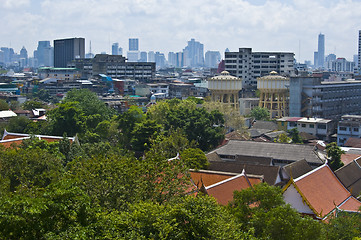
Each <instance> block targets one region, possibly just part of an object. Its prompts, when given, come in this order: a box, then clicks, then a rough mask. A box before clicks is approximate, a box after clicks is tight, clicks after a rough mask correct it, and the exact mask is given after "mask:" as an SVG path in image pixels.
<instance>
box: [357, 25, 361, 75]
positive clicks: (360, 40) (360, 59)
mask: <svg viewBox="0 0 361 240" xmlns="http://www.w3.org/2000/svg"><path fill="white" fill-rule="evenodd" d="M357 63H358V64H357V68H358V69H357V70H358V72H359V74H360V73H361V30H359V31H358V61H357Z"/></svg>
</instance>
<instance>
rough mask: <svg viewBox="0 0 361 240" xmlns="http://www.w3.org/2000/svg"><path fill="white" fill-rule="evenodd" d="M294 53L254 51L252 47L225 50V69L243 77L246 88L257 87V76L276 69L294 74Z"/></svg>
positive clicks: (282, 72) (286, 73) (287, 73)
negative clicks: (231, 50)
mask: <svg viewBox="0 0 361 240" xmlns="http://www.w3.org/2000/svg"><path fill="white" fill-rule="evenodd" d="M294 55H295V54H294V53H291V52H252V48H239V51H238V52H225V70H226V71H228V72H229V73H230V74H231V75H233V76H236V77H239V78H242V86H243V88H245V89H256V87H257V78H258V77H262V76H265V75H268V74H269V73H270V72H271V71H276V72H278V73H279V74H280V75H282V76H290V75H292V74H294V72H295V71H294V60H295V59H294Z"/></svg>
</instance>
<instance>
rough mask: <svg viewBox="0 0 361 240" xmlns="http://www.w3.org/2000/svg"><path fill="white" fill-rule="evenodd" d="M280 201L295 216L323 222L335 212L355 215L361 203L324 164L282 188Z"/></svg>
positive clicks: (291, 180)
mask: <svg viewBox="0 0 361 240" xmlns="http://www.w3.org/2000/svg"><path fill="white" fill-rule="evenodd" d="M283 197H284V200H285V202H286V203H288V204H290V205H291V206H292V207H293V208H295V209H296V210H297V211H298V212H300V213H302V214H306V215H311V216H313V217H315V218H317V219H320V220H325V219H327V218H328V217H329V216H331V215H332V214H333V213H334V212H335V211H336V210H344V211H352V212H354V211H358V210H359V208H360V207H361V202H359V201H358V200H357V199H356V198H354V197H353V196H352V195H351V193H350V192H349V191H348V190H347V189H346V188H345V187H344V186H343V185H342V183H341V182H340V181H339V180H338V178H337V177H336V175H335V174H334V173H333V172H332V170H331V169H330V167H329V166H328V165H327V164H324V165H322V166H320V167H318V168H316V169H314V170H312V171H310V172H308V173H306V174H304V175H302V176H300V177H298V178H295V179H293V178H291V179H290V181H289V182H288V184H287V185H286V186H285V187H284V188H283Z"/></svg>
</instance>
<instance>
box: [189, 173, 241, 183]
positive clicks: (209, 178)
mask: <svg viewBox="0 0 361 240" xmlns="http://www.w3.org/2000/svg"><path fill="white" fill-rule="evenodd" d="M189 173H190V175H191V179H192V181H193V183H194V184H195V185H196V186H197V187H198V188H200V187H201V186H202V184H203V185H204V186H210V185H213V184H215V183H218V182H221V181H223V180H226V179H228V178H231V177H234V176H236V175H237V174H238V173H228V172H219V171H209V170H198V171H195V170H192V169H191V170H189Z"/></svg>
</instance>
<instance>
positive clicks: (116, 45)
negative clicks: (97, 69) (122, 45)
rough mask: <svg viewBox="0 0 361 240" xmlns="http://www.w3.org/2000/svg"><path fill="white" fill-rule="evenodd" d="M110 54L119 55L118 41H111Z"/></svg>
mask: <svg viewBox="0 0 361 240" xmlns="http://www.w3.org/2000/svg"><path fill="white" fill-rule="evenodd" d="M112 55H119V43H113V45H112Z"/></svg>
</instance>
